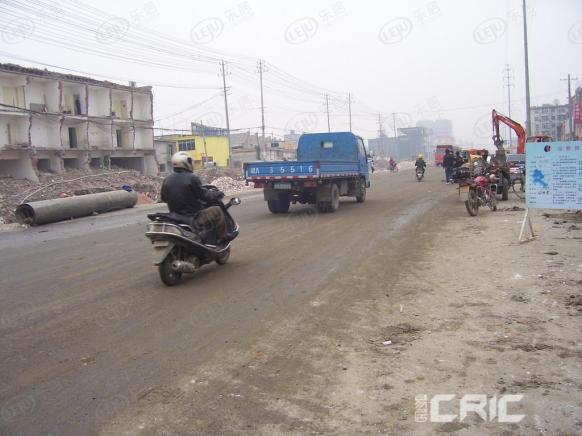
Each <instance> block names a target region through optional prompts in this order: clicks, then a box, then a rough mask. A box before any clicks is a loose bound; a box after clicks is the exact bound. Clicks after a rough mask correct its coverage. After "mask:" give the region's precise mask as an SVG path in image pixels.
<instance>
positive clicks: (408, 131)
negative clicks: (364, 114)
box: [368, 127, 430, 160]
mask: <svg viewBox="0 0 582 436" xmlns="http://www.w3.org/2000/svg"><path fill="white" fill-rule="evenodd" d="M397 131H398V135H397V136H396V138H394V137H388V136H386V135H381V136H380V137H378V138H372V139H368V147H369V149H370V152H372V153H373V154H374V155H375V156H378V157H385V158H388V157H393V158H394V159H396V160H402V159H413V158H416V156H418V155H419V154H420V153H423V154H426V150H427V148H428V145H429V140H430V138H429V132H428V129H425V128H424V127H403V128H398V129H397Z"/></svg>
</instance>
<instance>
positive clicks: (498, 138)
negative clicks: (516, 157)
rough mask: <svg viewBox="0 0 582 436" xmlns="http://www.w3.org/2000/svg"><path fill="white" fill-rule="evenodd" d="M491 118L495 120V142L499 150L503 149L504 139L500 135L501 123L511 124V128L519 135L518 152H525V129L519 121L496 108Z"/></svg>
mask: <svg viewBox="0 0 582 436" xmlns="http://www.w3.org/2000/svg"><path fill="white" fill-rule="evenodd" d="M491 119H492V121H493V143H494V144H495V146H496V147H497V149H498V150H500V149H501V150H503V139H501V136H500V135H499V123H500V122H501V123H503V124H505V125H506V126H509V128H510V129H511V130H513V131H514V132H515V134H516V135H517V154H523V153H525V139H526V136H525V129H524V128H523V127H521V124H519V123H518V122H517V121H513V120H512V119H511V118H509V117H506V116H505V115H502V114H500V113H498V112H497V111H496V110H495V109H493V111H492V112H491Z"/></svg>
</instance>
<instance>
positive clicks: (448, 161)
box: [443, 153, 456, 168]
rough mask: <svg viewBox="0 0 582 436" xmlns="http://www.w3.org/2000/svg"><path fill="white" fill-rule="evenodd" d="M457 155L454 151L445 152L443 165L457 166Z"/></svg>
mask: <svg viewBox="0 0 582 436" xmlns="http://www.w3.org/2000/svg"><path fill="white" fill-rule="evenodd" d="M455 162H456V159H455V155H454V154H453V153H449V154H445V157H444V158H443V167H445V168H453V167H454V166H455Z"/></svg>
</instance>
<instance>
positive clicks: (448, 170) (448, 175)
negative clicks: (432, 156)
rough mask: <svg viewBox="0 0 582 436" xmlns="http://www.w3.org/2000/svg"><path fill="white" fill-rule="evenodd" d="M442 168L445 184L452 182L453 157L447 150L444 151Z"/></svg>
mask: <svg viewBox="0 0 582 436" xmlns="http://www.w3.org/2000/svg"><path fill="white" fill-rule="evenodd" d="M443 167H444V169H445V179H446V182H447V184H448V183H451V182H452V178H453V168H454V167H455V155H454V154H453V152H452V151H451V150H449V149H446V150H445V157H444V158H443Z"/></svg>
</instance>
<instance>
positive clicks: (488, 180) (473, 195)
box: [465, 173, 499, 216]
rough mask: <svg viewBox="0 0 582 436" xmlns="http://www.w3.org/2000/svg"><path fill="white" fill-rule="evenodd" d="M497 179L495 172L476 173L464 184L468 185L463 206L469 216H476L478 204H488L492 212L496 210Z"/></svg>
mask: <svg viewBox="0 0 582 436" xmlns="http://www.w3.org/2000/svg"><path fill="white" fill-rule="evenodd" d="M498 181H499V179H498V178H497V176H496V175H495V173H486V174H484V175H478V176H476V177H475V178H473V179H472V180H471V179H469V181H468V183H467V185H466V186H468V187H469V190H468V192H467V199H466V200H465V207H466V208H467V212H469V215H471V216H477V214H478V213H479V207H480V206H488V207H489V209H491V210H492V211H493V212H495V211H496V210H497V197H496V195H495V193H496V192H497V182H498Z"/></svg>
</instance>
